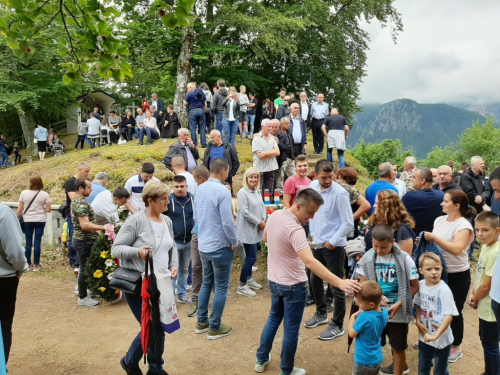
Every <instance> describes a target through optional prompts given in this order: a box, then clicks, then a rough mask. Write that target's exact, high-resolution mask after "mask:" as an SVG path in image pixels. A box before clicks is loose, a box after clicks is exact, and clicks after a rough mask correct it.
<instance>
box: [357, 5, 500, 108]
mask: <svg viewBox="0 0 500 375" xmlns="http://www.w3.org/2000/svg"><path fill="white" fill-rule="evenodd" d="M395 7H396V9H397V10H398V11H399V12H400V13H401V17H402V20H403V25H404V31H403V32H401V33H400V34H399V36H398V39H397V44H394V43H393V41H392V39H391V37H390V31H389V28H385V29H382V28H381V27H380V24H379V23H378V22H371V23H370V24H365V25H364V29H365V30H367V31H368V32H369V33H370V37H371V42H369V47H370V50H369V51H368V52H367V57H368V60H367V63H368V67H367V76H366V77H364V79H363V83H362V84H361V86H360V94H361V95H360V96H361V100H360V102H361V103H380V102H388V101H391V100H395V99H400V98H410V99H414V100H416V101H418V102H420V103H471V104H486V103H492V102H500V90H499V89H498V87H500V68H499V63H498V62H499V61H500V38H499V37H498V36H499V35H500V24H499V23H498V20H497V18H498V14H500V2H499V1H497V0H482V1H481V2H471V1H468V0H439V1H435V0H418V1H411V2H410V1H407V0H396V1H395Z"/></svg>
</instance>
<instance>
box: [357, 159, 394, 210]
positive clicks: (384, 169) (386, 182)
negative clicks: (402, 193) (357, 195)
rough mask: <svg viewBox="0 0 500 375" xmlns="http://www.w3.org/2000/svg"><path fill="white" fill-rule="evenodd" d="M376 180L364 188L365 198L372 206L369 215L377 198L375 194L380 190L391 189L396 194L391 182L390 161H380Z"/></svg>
mask: <svg viewBox="0 0 500 375" xmlns="http://www.w3.org/2000/svg"><path fill="white" fill-rule="evenodd" d="M377 174H378V180H377V181H375V182H374V183H372V184H371V185H370V186H368V187H367V188H366V192H365V195H366V200H367V201H368V202H370V205H371V206H372V208H370V215H371V214H373V211H374V208H373V206H374V205H375V199H376V198H377V194H378V192H379V191H382V190H392V191H395V192H396V193H397V194H399V193H398V189H396V188H395V187H394V186H393V185H392V184H391V180H392V165H391V163H382V164H380V165H379V166H378V171H377Z"/></svg>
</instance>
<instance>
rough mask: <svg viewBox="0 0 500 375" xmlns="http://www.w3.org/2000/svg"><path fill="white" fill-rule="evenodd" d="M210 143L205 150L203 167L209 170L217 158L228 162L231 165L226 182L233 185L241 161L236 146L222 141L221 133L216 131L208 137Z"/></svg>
mask: <svg viewBox="0 0 500 375" xmlns="http://www.w3.org/2000/svg"><path fill="white" fill-rule="evenodd" d="M208 137H209V138H210V142H209V143H208V145H207V148H206V149H205V159H204V160H203V165H204V166H205V167H206V168H207V169H209V167H210V162H211V161H212V160H214V159H217V158H222V159H224V160H226V161H227V162H228V164H229V175H228V177H227V179H226V182H228V183H230V184H231V185H232V184H233V176H234V175H236V173H237V172H238V168H239V167H240V161H239V159H238V153H237V152H236V149H235V148H234V146H233V145H232V144H231V143H229V142H226V141H223V140H222V137H221V134H220V131H218V130H216V129H214V130H212V131H211V132H210V135H209V136H208Z"/></svg>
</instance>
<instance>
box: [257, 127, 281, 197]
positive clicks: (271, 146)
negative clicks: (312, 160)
mask: <svg viewBox="0 0 500 375" xmlns="http://www.w3.org/2000/svg"><path fill="white" fill-rule="evenodd" d="M273 125H277V126H279V121H278V120H267V119H266V120H263V121H262V124H261V131H260V133H259V135H258V136H256V137H255V138H254V139H253V141H252V153H253V166H254V167H255V168H257V169H258V171H259V173H260V189H261V190H262V191H264V190H266V189H268V190H269V193H270V195H271V196H272V195H273V192H274V175H275V171H276V170H277V169H278V162H277V160H276V157H277V156H279V154H280V150H279V148H278V143H277V142H276V139H275V138H274V137H273V136H272V135H271V134H270V127H271V126H273Z"/></svg>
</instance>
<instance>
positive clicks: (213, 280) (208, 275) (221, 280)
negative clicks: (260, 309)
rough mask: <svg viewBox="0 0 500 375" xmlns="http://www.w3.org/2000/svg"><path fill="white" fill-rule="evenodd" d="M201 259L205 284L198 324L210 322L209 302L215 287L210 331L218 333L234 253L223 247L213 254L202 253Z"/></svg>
mask: <svg viewBox="0 0 500 375" xmlns="http://www.w3.org/2000/svg"><path fill="white" fill-rule="evenodd" d="M200 257H201V263H202V264H203V284H202V285H201V290H200V295H199V296H198V323H200V324H204V323H206V322H207V320H208V302H209V301H210V294H211V293H212V289H214V285H215V291H214V299H213V301H212V314H211V315H210V329H211V330H213V331H217V330H219V328H220V325H221V320H222V313H223V312H224V307H225V306H226V299H227V292H228V290H229V281H230V278H231V269H232V267H233V259H234V251H231V248H229V247H223V248H221V249H218V250H216V251H214V252H212V253H203V252H201V251H200Z"/></svg>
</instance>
